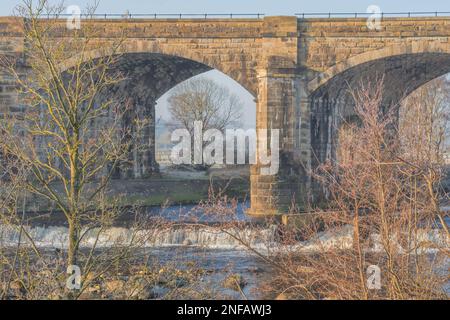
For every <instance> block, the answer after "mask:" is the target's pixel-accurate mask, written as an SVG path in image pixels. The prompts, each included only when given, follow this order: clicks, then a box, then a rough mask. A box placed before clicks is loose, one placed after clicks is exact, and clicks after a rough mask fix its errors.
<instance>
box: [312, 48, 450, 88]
mask: <svg viewBox="0 0 450 320" xmlns="http://www.w3.org/2000/svg"><path fill="white" fill-rule="evenodd" d="M422 54H448V55H450V43H442V42H440V41H431V40H421V41H414V42H412V43H409V44H407V45H394V46H389V47H384V48H382V49H378V50H373V51H366V52H364V53H361V54H359V55H356V56H353V57H350V58H349V59H347V60H345V61H341V62H338V63H337V64H335V65H334V66H332V67H330V68H328V69H327V70H326V71H324V72H322V73H320V74H319V75H318V76H316V77H315V78H314V79H312V80H311V81H309V82H308V91H309V92H310V93H314V92H315V91H317V90H318V89H319V88H320V87H322V86H324V85H325V84H326V83H327V82H328V81H330V80H331V79H333V78H335V77H337V76H338V75H339V74H342V73H344V72H345V71H348V70H350V69H352V68H355V67H357V66H359V65H363V64H366V63H370V62H372V61H376V60H382V59H386V58H389V57H394V56H407V55H422ZM443 74H445V73H443Z"/></svg>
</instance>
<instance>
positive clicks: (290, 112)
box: [0, 16, 450, 214]
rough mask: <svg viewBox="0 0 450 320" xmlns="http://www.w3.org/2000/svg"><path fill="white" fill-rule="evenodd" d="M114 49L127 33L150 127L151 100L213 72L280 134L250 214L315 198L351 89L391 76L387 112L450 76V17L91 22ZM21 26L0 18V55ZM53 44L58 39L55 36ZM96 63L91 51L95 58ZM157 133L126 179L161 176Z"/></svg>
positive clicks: (139, 103) (1, 101) (129, 86)
mask: <svg viewBox="0 0 450 320" xmlns="http://www.w3.org/2000/svg"><path fill="white" fill-rule="evenodd" d="M90 23H95V24H97V25H98V26H101V27H103V28H104V32H103V33H102V39H100V40H101V41H113V39H114V38H116V37H118V36H119V31H118V30H119V29H120V27H123V26H124V25H126V29H127V39H126V41H125V45H124V48H123V55H122V56H121V59H120V63H119V65H118V66H117V67H118V68H123V69H124V70H126V71H127V73H128V75H129V78H128V79H127V80H126V81H125V83H124V84H123V86H122V89H123V90H122V94H124V95H128V96H130V97H131V98H133V101H134V105H135V108H138V109H139V110H141V111H140V112H141V113H142V114H144V115H145V116H147V117H150V118H151V119H154V115H155V102H156V100H157V99H158V98H159V97H161V96H162V95H163V94H164V93H165V92H167V91H168V90H169V89H170V88H172V87H173V86H175V85H176V84H178V83H180V82H182V81H184V80H186V79H188V78H190V77H192V76H194V75H197V74H200V73H202V72H206V71H208V70H211V69H217V70H219V71H221V72H223V73H224V74H226V75H228V76H229V77H231V78H233V79H234V80H236V81H237V82H238V83H239V84H241V85H242V86H243V87H244V88H246V89H247V90H248V91H249V92H250V93H251V94H252V95H253V96H254V97H255V101H256V105H257V111H256V118H257V119H256V124H257V128H267V129H279V130H280V148H281V150H280V170H279V173H278V174H277V175H273V176H269V175H261V174H260V169H261V167H260V166H259V165H254V166H253V167H252V169H251V210H250V212H251V213H254V214H273V213H278V212H282V211H285V210H286V209H287V208H288V207H289V206H290V205H291V204H292V203H293V201H296V202H298V203H300V202H301V201H304V200H305V199H307V198H308V197H313V196H314V192H313V191H312V189H313V188H312V184H311V181H310V179H309V178H308V175H307V174H306V171H307V170H308V169H309V168H311V167H312V166H314V165H315V164H317V163H318V162H321V161H324V160H326V159H327V158H330V157H334V155H335V148H336V136H337V134H336V130H337V128H338V127H339V123H340V121H342V119H345V118H346V117H351V116H352V110H351V109H352V108H351V101H350V99H349V97H348V88H349V87H352V86H355V85H356V84H358V82H359V81H366V80H370V79H372V80H373V79H375V78H376V77H378V76H380V75H384V77H385V94H384V96H385V97H384V99H385V103H386V105H389V104H392V103H397V102H399V101H400V100H401V99H402V98H403V97H405V96H406V95H408V94H409V93H411V92H412V91H413V90H415V89H416V88H418V87H420V86H422V85H423V84H425V83H426V82H428V81H430V80H432V79H434V78H436V77H439V76H441V75H444V74H446V73H448V72H450V18H448V17H420V18H386V19H383V20H382V22H381V30H378V31H377V30H369V29H368V28H367V26H366V20H365V19H359V18H351V19H349V18H325V19H321V18H311V19H299V18H297V17H293V16H292V17H291V16H283V17H265V18H262V19H127V21H126V22H124V21H123V20H118V19H99V20H90ZM20 25H21V24H20V23H19V21H18V20H17V19H15V18H9V17H6V18H0V35H1V37H0V55H9V54H20V52H21V51H22V50H23V48H24V46H25V45H26V43H25V41H24V38H23V36H22V32H21V26H20ZM55 37H56V38H57V37H58V36H57V35H55ZM95 55H96V53H95V52H93V55H92V58H94V57H95ZM0 108H1V112H14V111H16V110H17V108H18V106H17V102H16V96H15V94H14V83H12V81H11V79H9V78H8V77H7V76H6V75H3V76H2V77H1V78H0ZM154 136H155V132H154V126H150V127H149V129H148V134H147V136H146V139H148V140H147V141H148V146H149V148H148V150H147V153H146V154H144V155H134V158H133V160H134V163H135V165H134V169H133V170H132V171H131V172H129V173H127V174H125V176H126V177H128V178H145V177H146V176H148V175H150V174H151V173H152V171H154V170H157V165H156V162H155V160H154V159H155V157H154V151H155V150H154Z"/></svg>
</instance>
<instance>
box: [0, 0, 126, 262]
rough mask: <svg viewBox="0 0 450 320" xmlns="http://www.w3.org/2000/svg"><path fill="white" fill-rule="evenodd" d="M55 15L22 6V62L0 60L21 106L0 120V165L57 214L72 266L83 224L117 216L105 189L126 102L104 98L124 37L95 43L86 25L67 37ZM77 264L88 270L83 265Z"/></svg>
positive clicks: (117, 155)
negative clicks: (7, 165) (17, 170)
mask: <svg viewBox="0 0 450 320" xmlns="http://www.w3.org/2000/svg"><path fill="white" fill-rule="evenodd" d="M63 9H64V8H63V6H62V5H57V6H51V5H50V3H49V2H48V1H47V0H40V1H31V0H24V1H23V4H22V5H20V6H19V7H18V9H17V10H18V14H19V16H20V17H21V18H23V19H21V20H20V21H23V23H24V24H23V32H24V38H25V41H26V43H27V45H26V46H25V52H24V57H25V60H24V61H21V60H16V59H4V60H3V61H2V65H3V67H4V68H5V69H6V70H7V71H8V72H9V73H10V74H11V75H12V76H13V77H14V79H15V81H16V82H17V86H18V95H19V101H20V103H21V105H24V106H26V107H25V109H24V110H25V111H24V112H23V113H21V114H6V115H4V117H3V118H2V121H1V133H2V139H1V142H0V144H1V151H2V154H3V155H4V158H7V159H8V158H9V159H14V160H15V161H18V162H19V163H20V165H21V167H22V168H24V170H25V172H24V174H23V177H24V181H23V182H22V185H23V186H24V188H25V190H26V191H27V192H29V193H30V194H32V195H35V196H36V197H37V199H46V200H47V201H48V202H49V203H50V204H51V206H53V207H56V208H57V209H58V210H60V211H61V212H62V213H63V214H64V216H65V218H66V221H67V224H68V228H69V236H68V253H67V260H66V263H67V265H76V264H79V263H80V261H79V245H80V242H81V241H82V239H83V236H84V235H85V233H86V229H83V223H85V224H86V223H89V222H90V223H92V224H91V227H92V226H96V227H99V226H102V224H109V223H111V220H112V219H113V218H114V216H115V214H117V210H114V209H111V208H113V207H114V206H115V204H114V203H113V202H108V200H107V197H106V187H107V185H108V182H109V179H110V177H111V175H112V173H113V171H114V169H115V167H116V166H117V165H118V164H119V163H120V162H121V161H124V160H125V159H126V156H127V150H128V149H129V145H130V143H132V141H131V140H132V139H124V137H127V136H129V135H130V133H129V132H128V130H129V128H125V129H124V127H123V126H122V118H123V114H124V113H125V112H126V109H127V105H126V101H120V100H113V98H111V97H110V95H108V94H107V92H108V90H109V88H111V87H112V86H114V85H115V84H117V83H118V82H120V81H122V80H123V77H122V75H121V74H119V73H118V72H115V71H114V64H115V62H116V61H117V59H118V58H119V57H120V53H119V51H120V48H121V45H122V42H123V39H124V38H123V37H119V38H118V39H117V41H114V42H111V43H108V44H105V43H101V42H99V41H97V40H96V37H97V35H98V34H99V32H102V30H103V29H102V28H98V27H96V26H95V24H92V23H90V22H89V21H83V23H82V28H81V29H80V30H76V29H75V30H68V29H66V21H65V19H60V14H61V13H62V12H63ZM94 12H95V7H91V8H88V9H87V12H86V15H88V16H89V15H92V14H93V13H94ZM42 16H46V17H47V16H49V17H50V18H48V19H42ZM61 32H62V33H63V34H61ZM58 35H59V36H58ZM93 51H96V52H97V53H98V57H97V58H95V59H92V57H91V53H92V52H93ZM106 124H108V125H106ZM89 229H90V228H88V230H89ZM83 230H85V231H83ZM85 262H86V264H85V268H86V269H89V268H90V267H89V264H90V262H91V258H90V257H88V258H87V260H86V261H85Z"/></svg>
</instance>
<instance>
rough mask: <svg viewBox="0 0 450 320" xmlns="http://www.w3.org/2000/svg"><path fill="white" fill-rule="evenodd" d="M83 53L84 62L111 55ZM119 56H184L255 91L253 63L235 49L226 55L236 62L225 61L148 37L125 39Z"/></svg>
mask: <svg viewBox="0 0 450 320" xmlns="http://www.w3.org/2000/svg"><path fill="white" fill-rule="evenodd" d="M84 54H85V58H84V60H85V61H89V60H92V59H97V58H100V57H103V56H106V55H109V54H111V51H108V50H107V49H104V48H97V49H93V50H91V51H89V52H87V53H84ZM117 54H120V55H127V54H143V55H144V54H159V55H163V56H167V57H176V58H179V59H184V60H186V61H191V62H192V63H198V64H202V65H204V66H205V68H206V69H208V70H212V69H216V70H218V71H220V72H222V73H223V74H225V75H227V76H228V77H230V78H231V79H233V80H235V81H236V82H237V83H238V84H240V85H241V86H242V87H243V88H245V89H246V90H247V91H248V92H250V93H251V94H252V95H253V96H256V92H257V84H256V83H257V82H256V78H257V71H256V62H252V61H247V60H248V59H247V58H246V55H245V54H244V53H243V51H242V52H240V53H239V52H235V50H234V51H233V50H230V53H229V54H230V55H232V56H234V57H236V55H238V56H239V57H237V58H238V59H237V61H240V63H225V62H224V61H223V59H219V58H217V56H216V55H209V54H207V53H205V50H204V49H203V50H202V49H199V50H192V49H189V50H182V49H180V46H173V45H170V44H164V43H159V42H158V41H149V40H137V39H133V40H132V41H126V42H125V43H124V44H123V45H122V47H121V48H120V50H119V51H118V52H117ZM78 58H79V56H74V57H72V58H70V59H68V60H67V61H65V62H64V63H63V64H62V65H61V66H60V71H61V72H63V71H65V70H67V69H69V68H71V67H72V66H74V65H75V64H76V63H77V59H78Z"/></svg>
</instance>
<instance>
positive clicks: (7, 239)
mask: <svg viewBox="0 0 450 320" xmlns="http://www.w3.org/2000/svg"><path fill="white" fill-rule="evenodd" d="M24 230H25V232H22V233H21V232H20V227H18V226H10V225H8V226H6V225H0V249H1V248H2V247H3V248H5V247H16V246H17V245H18V243H19V239H20V245H21V246H29V245H31V242H30V240H29V238H31V239H33V242H34V245H36V246H37V247H42V248H49V249H51V248H57V249H67V246H68V228H66V227H62V226H50V227H39V226H35V227H29V226H26V227H24ZM99 231H100V229H92V230H84V231H83V232H82V234H84V235H83V239H82V241H81V242H80V247H81V248H92V247H94V246H95V247H96V248H109V247H113V246H120V247H123V246H134V247H140V248H144V247H169V246H198V247H205V248H211V249H244V248H245V247H251V248H253V249H256V250H265V249H269V248H272V249H274V248H277V249H279V250H288V251H290V250H299V251H303V252H317V251H322V250H330V249H335V248H339V249H349V248H351V247H352V243H353V233H352V232H353V230H352V226H351V225H345V226H342V227H338V228H336V229H333V230H327V231H323V232H319V233H317V234H316V235H315V236H314V237H313V238H311V239H310V240H308V241H298V242H297V243H295V244H290V245H281V244H280V243H279V242H278V241H277V226H276V225H268V226H264V227H255V226H244V227H228V228H222V229H221V228H216V227H209V226H203V225H200V226H199V225H195V226H192V225H188V224H186V225H177V226H171V227H166V228H158V227H155V228H153V229H145V230H136V229H133V228H124V227H111V228H108V229H103V230H102V231H101V232H100V233H99ZM26 235H28V236H29V238H28V237H27V236H26ZM370 238H371V239H372V241H371V243H372V246H371V247H370V248H366V249H365V250H366V251H367V252H370V251H372V252H377V251H382V247H381V238H380V235H379V234H376V233H373V234H371V235H370ZM416 241H417V244H418V247H420V248H421V250H420V251H421V252H422V253H425V252H433V251H436V250H437V249H431V248H428V246H424V247H422V246H421V245H420V244H421V243H422V244H426V243H434V244H438V245H439V246H441V247H442V246H443V247H448V245H449V239H448V238H446V237H445V236H443V235H442V233H440V232H439V230H436V229H435V230H419V232H418V238H417V239H416ZM243 242H244V243H243ZM411 245H412V246H414V245H415V244H414V243H413V244H411ZM398 249H399V250H400V252H402V251H403V250H404V248H401V247H400V246H399V248H398Z"/></svg>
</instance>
